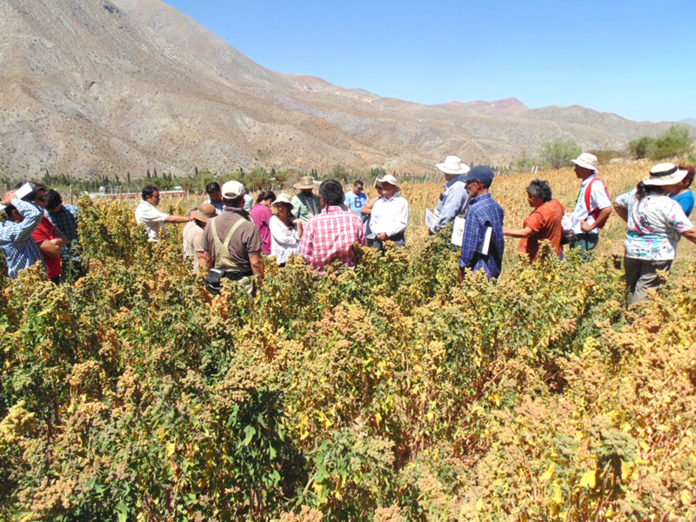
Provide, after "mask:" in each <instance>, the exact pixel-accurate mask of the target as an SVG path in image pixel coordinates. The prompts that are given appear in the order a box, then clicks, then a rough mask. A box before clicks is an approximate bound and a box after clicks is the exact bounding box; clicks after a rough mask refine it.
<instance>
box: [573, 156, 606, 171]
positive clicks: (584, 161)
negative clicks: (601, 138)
mask: <svg viewBox="0 0 696 522" xmlns="http://www.w3.org/2000/svg"><path fill="white" fill-rule="evenodd" d="M570 162H571V163H575V164H576V165H577V166H578V167H583V168H586V169H590V170H593V171H595V172H597V165H599V160H598V159H597V156H595V155H594V154H590V153H589V152H583V153H582V154H580V155H579V156H578V157H577V158H575V159H574V160H570Z"/></svg>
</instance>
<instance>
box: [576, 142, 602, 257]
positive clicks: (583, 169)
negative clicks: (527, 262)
mask: <svg viewBox="0 0 696 522" xmlns="http://www.w3.org/2000/svg"><path fill="white" fill-rule="evenodd" d="M571 161H572V163H573V164H574V165H575V175H576V176H577V177H578V178H580V179H581V180H582V183H580V192H579V193H578V197H577V199H576V200H575V209H574V210H573V214H572V221H573V228H574V230H573V232H574V233H575V239H574V240H573V241H571V243H570V247H571V248H580V249H581V251H580V255H581V256H582V258H583V259H584V260H587V252H588V251H590V250H592V249H593V248H594V247H596V246H597V243H598V241H599V230H600V229H601V228H602V227H604V224H605V223H606V222H607V219H608V218H609V214H611V212H612V204H611V198H610V197H609V191H608V190H607V187H606V185H605V184H604V182H603V181H602V180H601V179H599V178H598V177H597V165H598V161H597V156H595V155H594V154H590V153H589V152H583V153H582V154H580V155H579V156H578V157H577V158H575V159H574V160H571Z"/></svg>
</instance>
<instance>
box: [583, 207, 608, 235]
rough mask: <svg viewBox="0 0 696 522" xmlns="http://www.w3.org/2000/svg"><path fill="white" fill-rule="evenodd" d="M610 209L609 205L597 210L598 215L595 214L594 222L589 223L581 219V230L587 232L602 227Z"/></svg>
mask: <svg viewBox="0 0 696 522" xmlns="http://www.w3.org/2000/svg"><path fill="white" fill-rule="evenodd" d="M611 211H612V209H611V205H610V206H608V207H605V208H603V209H602V210H600V211H599V215H598V216H597V219H595V220H594V223H592V224H591V225H590V224H589V223H588V222H587V221H583V222H582V223H580V228H581V229H582V231H583V232H589V231H590V230H594V229H595V228H602V227H603V226H604V224H605V223H606V222H607V219H609V214H611Z"/></svg>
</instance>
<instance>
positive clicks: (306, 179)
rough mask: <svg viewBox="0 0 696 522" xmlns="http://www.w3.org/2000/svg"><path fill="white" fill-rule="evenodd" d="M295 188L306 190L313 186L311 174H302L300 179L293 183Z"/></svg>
mask: <svg viewBox="0 0 696 522" xmlns="http://www.w3.org/2000/svg"><path fill="white" fill-rule="evenodd" d="M293 187H295V188H296V189H297V190H307V189H313V188H314V180H313V179H312V176H302V177H301V178H300V181H298V182H297V183H295V184H294V185H293Z"/></svg>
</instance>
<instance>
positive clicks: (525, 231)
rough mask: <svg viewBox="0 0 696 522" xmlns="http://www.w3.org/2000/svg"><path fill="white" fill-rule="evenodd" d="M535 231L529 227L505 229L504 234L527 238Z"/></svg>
mask: <svg viewBox="0 0 696 522" xmlns="http://www.w3.org/2000/svg"><path fill="white" fill-rule="evenodd" d="M533 233H534V231H533V230H532V229H531V228H529V227H524V228H505V229H503V235H504V236H507V237H519V238H525V237H529V236H531V235H532V234H533Z"/></svg>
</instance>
